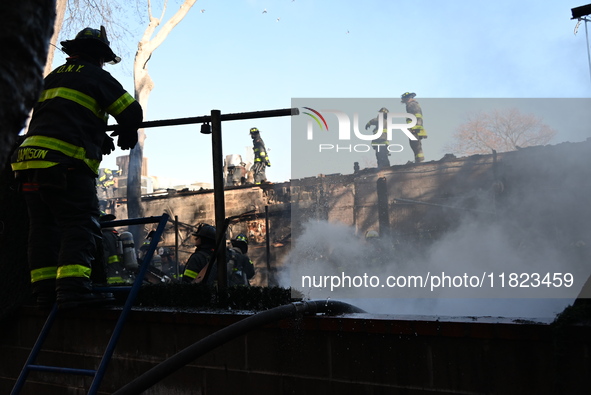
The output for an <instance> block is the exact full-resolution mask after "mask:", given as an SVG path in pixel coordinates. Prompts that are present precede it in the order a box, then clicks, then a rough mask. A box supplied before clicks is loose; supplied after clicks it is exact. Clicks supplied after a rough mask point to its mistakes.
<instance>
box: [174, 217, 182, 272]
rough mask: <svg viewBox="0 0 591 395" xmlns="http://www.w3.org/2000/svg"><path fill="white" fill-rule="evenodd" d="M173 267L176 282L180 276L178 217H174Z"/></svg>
mask: <svg viewBox="0 0 591 395" xmlns="http://www.w3.org/2000/svg"><path fill="white" fill-rule="evenodd" d="M174 263H175V264H174V266H175V274H176V278H175V280H176V281H179V280H180V279H181V274H180V273H179V270H180V269H179V216H178V215H175V216H174Z"/></svg>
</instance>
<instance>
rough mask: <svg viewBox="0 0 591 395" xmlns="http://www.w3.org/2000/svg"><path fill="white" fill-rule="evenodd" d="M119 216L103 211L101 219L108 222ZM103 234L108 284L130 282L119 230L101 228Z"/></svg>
mask: <svg viewBox="0 0 591 395" xmlns="http://www.w3.org/2000/svg"><path fill="white" fill-rule="evenodd" d="M116 218H117V217H115V216H114V215H113V214H106V213H102V214H101V216H100V221H101V223H102V222H108V221H113V220H115V219H116ZM101 233H102V235H103V241H102V244H103V251H104V256H105V264H106V272H107V275H106V277H107V284H108V285H121V284H128V283H130V282H132V281H131V277H130V275H129V274H128V273H127V271H126V270H125V267H124V265H123V255H122V252H123V251H122V248H121V240H120V239H119V232H117V230H115V228H112V227H108V228H105V227H103V228H101Z"/></svg>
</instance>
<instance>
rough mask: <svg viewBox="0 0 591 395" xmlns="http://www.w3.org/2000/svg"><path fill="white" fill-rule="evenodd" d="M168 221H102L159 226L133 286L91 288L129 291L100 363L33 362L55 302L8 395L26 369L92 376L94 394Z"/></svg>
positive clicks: (19, 385)
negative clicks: (91, 365) (93, 366)
mask: <svg viewBox="0 0 591 395" xmlns="http://www.w3.org/2000/svg"><path fill="white" fill-rule="evenodd" d="M168 220H169V215H168V214H166V213H164V214H162V215H161V216H158V217H146V218H135V219H124V220H117V221H107V222H103V223H102V224H101V226H102V227H113V226H126V225H139V224H148V223H158V227H157V229H156V231H155V233H154V237H153V238H152V241H151V243H150V244H149V246H148V250H147V252H146V255H145V257H144V259H143V260H142V262H141V265H140V268H139V273H138V275H137V276H136V278H135V281H134V283H133V285H131V286H130V287H100V288H99V287H97V288H94V289H93V290H94V291H97V292H112V291H114V292H118V291H126V292H129V293H128V295H127V299H126V301H125V305H124V306H123V309H122V311H121V314H120V315H119V318H118V320H117V323H116V324H115V329H114V330H113V333H112V334H111V338H110V340H109V343H108V344H107V346H106V348H105V352H104V353H103V356H102V358H101V362H100V364H99V366H98V368H97V369H96V370H89V369H76V368H66V367H59V366H44V365H36V364H35V360H36V359H37V356H38V354H39V352H40V351H41V349H42V347H43V343H44V342H45V339H46V338H47V335H48V334H49V332H50V330H51V327H52V325H53V323H54V321H55V319H56V318H57V316H58V315H59V313H58V308H57V303H55V304H54V305H53V307H52V309H51V312H50V313H49V316H48V317H47V320H46V321H45V324H44V325H43V328H42V329H41V332H40V333H39V337H38V338H37V340H36V341H35V345H34V346H33V348H32V349H31V353H30V354H29V357H28V358H27V361H26V362H25V365H24V367H23V369H22V370H21V373H20V374H19V377H18V379H17V381H16V383H15V385H14V387H13V388H12V392H11V395H18V394H19V393H20V391H21V389H22V388H23V386H24V385H25V382H26V381H27V376H28V375H29V372H31V371H40V372H52V373H67V374H73V375H83V376H91V377H94V378H93V380H92V383H91V385H90V388H89V390H88V395H94V394H96V393H97V391H98V389H99V387H100V384H101V381H102V380H103V377H104V375H105V373H106V370H107V365H108V364H109V362H110V360H111V357H112V356H113V352H114V351H115V346H116V345H117V341H118V340H119V336H120V335H121V331H122V330H123V325H124V324H125V321H126V320H127V316H128V315H129V312H130V311H131V307H132V306H133V303H134V302H135V298H136V296H137V294H138V292H139V290H140V287H141V285H142V283H143V279H144V276H145V275H146V272H147V270H148V266H149V264H150V261H151V260H152V256H153V255H154V252H155V251H156V248H157V246H158V242H159V240H160V237H161V236H162V233H163V232H164V229H165V226H166V223H167V222H168Z"/></svg>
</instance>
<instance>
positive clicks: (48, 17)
mask: <svg viewBox="0 0 591 395" xmlns="http://www.w3.org/2000/svg"><path fill="white" fill-rule="evenodd" d="M54 18H55V1H48V0H2V1H1V2H0V21H1V22H2V23H1V24H0V53H1V55H0V185H2V188H0V219H1V221H0V228H1V229H0V250H2V251H3V254H2V259H0V271H1V272H2V277H0V320H2V319H5V318H6V317H8V316H9V314H12V313H13V312H14V311H16V309H17V308H18V307H19V306H20V305H21V304H22V303H23V302H25V301H26V299H27V298H28V296H29V284H30V282H31V279H30V277H29V273H28V270H27V265H26V263H25V262H26V260H27V248H26V245H27V229H28V221H27V220H26V218H27V210H26V207H25V204H24V201H23V197H22V195H21V194H20V193H18V192H17V189H16V186H15V185H14V184H13V183H14V175H13V174H12V170H11V168H10V164H9V156H10V153H11V151H12V149H13V148H14V146H15V142H16V140H17V136H18V134H19V132H20V131H21V130H22V128H23V127H24V125H25V121H26V119H27V117H28V116H29V112H30V111H31V109H32V108H33V105H34V104H35V103H36V102H37V99H38V98H39V94H40V93H41V90H42V89H43V67H44V65H45V60H46V58H47V46H48V43H49V38H50V37H51V31H52V30H51V29H52V27H53V21H54Z"/></svg>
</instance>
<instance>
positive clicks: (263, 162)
mask: <svg viewBox="0 0 591 395" xmlns="http://www.w3.org/2000/svg"><path fill="white" fill-rule="evenodd" d="M250 137H251V138H252V150H253V152H254V164H253V165H252V171H253V177H254V183H255V184H261V183H263V182H266V181H267V176H266V175H265V169H266V168H267V167H271V162H270V161H269V156H268V155H267V150H266V149H265V142H264V141H263V139H262V138H261V133H260V131H259V130H258V129H257V128H250Z"/></svg>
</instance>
